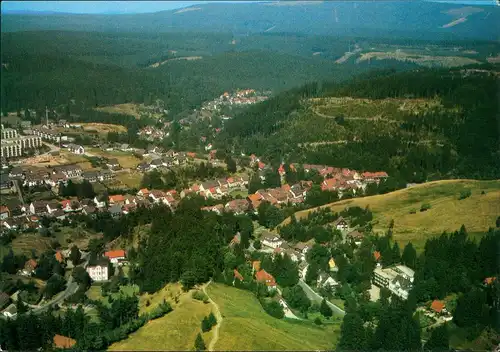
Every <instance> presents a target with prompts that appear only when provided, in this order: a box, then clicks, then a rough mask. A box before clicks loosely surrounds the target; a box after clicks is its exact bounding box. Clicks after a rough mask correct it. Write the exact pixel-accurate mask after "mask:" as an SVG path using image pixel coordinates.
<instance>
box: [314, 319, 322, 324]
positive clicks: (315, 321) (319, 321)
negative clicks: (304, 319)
mask: <svg viewBox="0 0 500 352" xmlns="http://www.w3.org/2000/svg"><path fill="white" fill-rule="evenodd" d="M314 324H316V325H321V324H322V322H321V319H320V317H316V319H314Z"/></svg>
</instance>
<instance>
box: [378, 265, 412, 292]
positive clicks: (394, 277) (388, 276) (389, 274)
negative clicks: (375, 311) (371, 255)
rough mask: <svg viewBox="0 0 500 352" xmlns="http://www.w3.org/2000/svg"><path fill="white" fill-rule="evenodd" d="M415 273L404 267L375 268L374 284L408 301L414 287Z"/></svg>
mask: <svg viewBox="0 0 500 352" xmlns="http://www.w3.org/2000/svg"><path fill="white" fill-rule="evenodd" d="M414 276H415V272H414V271H413V270H412V269H410V268H408V267H407V266H404V265H395V266H392V267H389V268H385V269H382V268H381V267H377V268H375V270H374V271H373V283H374V284H375V285H376V286H379V287H385V288H387V289H389V291H391V293H392V294H394V295H396V296H398V297H400V298H401V299H407V298H408V294H409V292H410V290H411V288H412V286H413V279H414Z"/></svg>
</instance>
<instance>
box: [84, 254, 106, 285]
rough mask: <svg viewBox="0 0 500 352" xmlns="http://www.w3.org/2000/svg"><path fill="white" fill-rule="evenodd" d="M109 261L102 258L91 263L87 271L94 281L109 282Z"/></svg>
mask: <svg viewBox="0 0 500 352" xmlns="http://www.w3.org/2000/svg"><path fill="white" fill-rule="evenodd" d="M108 263H109V262H108V260H107V259H106V258H100V259H96V260H93V261H91V262H90V263H89V265H88V266H87V268H86V270H87V273H89V276H90V278H91V279H92V280H93V281H97V282H99V281H107V280H108Z"/></svg>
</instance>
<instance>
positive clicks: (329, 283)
mask: <svg viewBox="0 0 500 352" xmlns="http://www.w3.org/2000/svg"><path fill="white" fill-rule="evenodd" d="M316 285H317V287H318V288H319V287H321V288H330V289H334V288H335V287H337V286H339V283H338V282H337V281H335V280H334V279H333V278H332V277H331V276H330V275H328V274H327V273H324V272H321V273H319V275H318V280H317V282H316Z"/></svg>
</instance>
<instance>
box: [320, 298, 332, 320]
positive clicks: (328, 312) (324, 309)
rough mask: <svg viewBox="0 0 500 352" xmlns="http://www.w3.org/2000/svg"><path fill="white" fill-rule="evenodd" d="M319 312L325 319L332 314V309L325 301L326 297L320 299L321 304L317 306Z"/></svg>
mask: <svg viewBox="0 0 500 352" xmlns="http://www.w3.org/2000/svg"><path fill="white" fill-rule="evenodd" d="M319 312H320V313H321V315H322V316H324V317H325V318H326V319H329V318H330V317H331V316H332V315H333V312H332V309H331V308H330V307H329V306H328V304H327V303H326V299H324V298H323V301H321V305H320V306H319Z"/></svg>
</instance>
